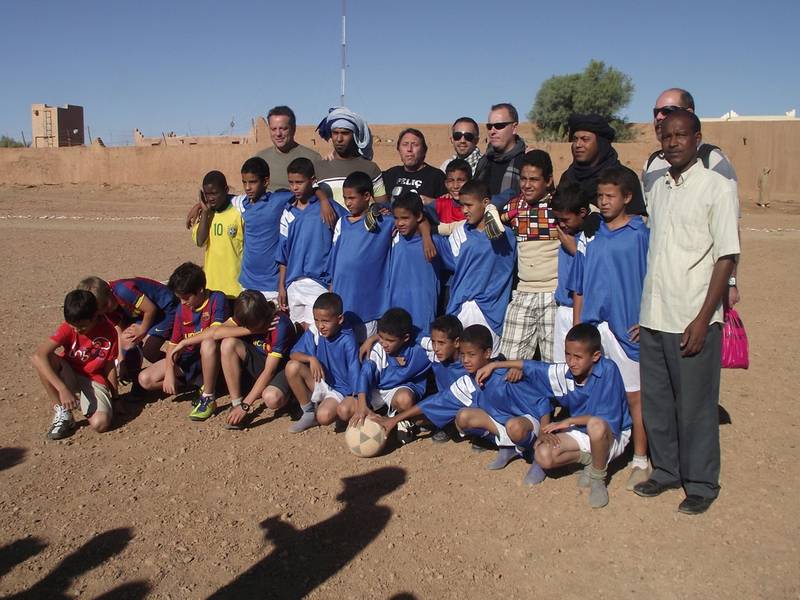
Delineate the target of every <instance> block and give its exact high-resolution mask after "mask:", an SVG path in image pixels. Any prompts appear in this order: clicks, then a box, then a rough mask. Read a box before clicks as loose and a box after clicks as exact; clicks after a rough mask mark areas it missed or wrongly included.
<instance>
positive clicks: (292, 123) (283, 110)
mask: <svg viewBox="0 0 800 600" xmlns="http://www.w3.org/2000/svg"><path fill="white" fill-rule="evenodd" d="M270 117H289V127H291V128H292V129H295V128H296V127H297V119H296V118H295V116H294V111H293V110H292V109H291V108H289V107H288V106H273V107H272V108H270V109H269V112H268V113H267V124H268V125H269V118H270Z"/></svg>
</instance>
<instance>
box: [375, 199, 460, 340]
mask: <svg viewBox="0 0 800 600" xmlns="http://www.w3.org/2000/svg"><path fill="white" fill-rule="evenodd" d="M422 211H423V207H422V199H421V198H420V196H419V194H417V193H416V192H412V191H406V192H402V193H401V194H400V195H399V196H398V197H397V198H396V199H395V201H394V204H392V215H393V216H394V223H395V228H396V229H397V233H396V234H395V236H394V238H393V240H392V251H391V256H390V259H389V306H400V307H403V308H405V309H406V310H407V311H408V312H409V314H410V315H411V321H412V323H413V324H414V327H415V328H416V329H417V330H418V331H417V335H418V336H427V335H428V334H429V333H430V323H431V321H432V320H433V319H434V318H435V317H436V304H437V300H438V298H439V291H440V289H441V278H442V272H443V270H444V265H443V264H442V259H441V254H442V253H443V252H446V251H447V250H446V245H447V240H445V239H444V238H443V237H441V236H439V235H438V234H433V235H432V236H431V237H432V238H433V243H434V245H435V246H436V252H437V256H435V257H434V258H433V259H432V260H430V261H429V260H428V258H427V257H426V256H425V249H424V248H423V244H422V234H421V233H420V231H419V226H420V223H422V221H423V220H424V218H425V217H424V216H423V212H422Z"/></svg>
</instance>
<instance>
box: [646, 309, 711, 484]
mask: <svg viewBox="0 0 800 600" xmlns="http://www.w3.org/2000/svg"><path fill="white" fill-rule="evenodd" d="M639 343H640V356H639V359H640V360H639V365H640V369H641V379H642V415H643V417H644V427H645V429H646V430H647V439H648V443H649V446H650V458H651V460H652V463H653V475H652V478H653V479H654V480H655V481H658V482H660V483H673V482H676V481H680V482H681V483H682V484H683V488H684V489H685V490H686V494H687V495H695V496H703V497H705V498H716V497H717V495H718V494H719V462H720V459H719V409H718V406H719V376H720V360H721V356H720V355H721V352H722V330H721V327H720V325H719V324H714V325H711V326H709V328H708V334H707V336H706V341H705V345H704V346H703V350H702V351H701V352H700V353H699V354H696V355H694V356H689V357H683V356H681V334H680V333H664V332H663V331H655V330H653V329H646V328H644V327H642V328H641V331H640V333H639Z"/></svg>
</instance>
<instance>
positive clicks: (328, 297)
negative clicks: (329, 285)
mask: <svg viewBox="0 0 800 600" xmlns="http://www.w3.org/2000/svg"><path fill="white" fill-rule="evenodd" d="M313 309H314V310H327V311H328V312H331V313H333V314H335V315H337V316H338V315H340V314H342V313H343V312H344V304H343V303H342V297H341V296H339V294H334V293H333V292H325V293H324V294H320V295H319V297H318V298H317V299H316V300H315V301H314V308H313Z"/></svg>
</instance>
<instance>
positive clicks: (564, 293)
mask: <svg viewBox="0 0 800 600" xmlns="http://www.w3.org/2000/svg"><path fill="white" fill-rule="evenodd" d="M551 207H552V209H553V216H554V217H555V218H556V221H557V222H558V239H559V241H560V242H561V246H560V247H559V249H558V285H557V286H556V291H555V292H554V294H553V299H554V300H555V303H556V315H555V322H554V324H553V362H557V363H563V362H564V360H565V359H564V342H565V341H566V339H567V332H568V331H569V330H570V329H572V292H571V291H569V290H568V289H567V283H568V281H569V273H570V271H571V270H572V263H573V261H574V260H575V253H576V252H577V250H578V239H577V238H578V235H579V234H580V233H581V232H582V231H585V232H586V235H587V237H592V236H594V234H595V233H596V232H597V229H598V227H600V221H601V220H602V218H601V217H600V213H596V212H591V209H590V204H589V198H588V197H587V196H586V194H584V193H583V188H582V187H581V185H580V184H579V183H568V184H565V185H563V186H561V187H559V188H558V190H556V194H555V196H554V197H553V201H552V203H551Z"/></svg>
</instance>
